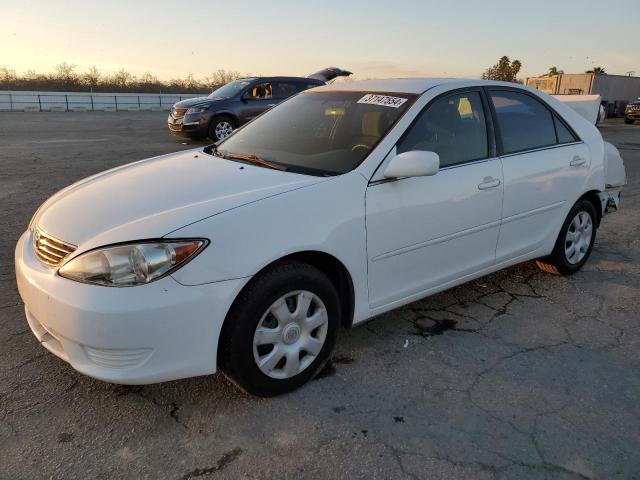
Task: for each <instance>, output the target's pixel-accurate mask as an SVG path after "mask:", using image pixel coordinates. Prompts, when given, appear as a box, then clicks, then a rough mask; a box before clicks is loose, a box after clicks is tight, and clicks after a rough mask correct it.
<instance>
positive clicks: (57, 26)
mask: <svg viewBox="0 0 640 480" xmlns="http://www.w3.org/2000/svg"><path fill="white" fill-rule="evenodd" d="M592 3H593V5H591V4H592ZM0 12H2V13H1V18H2V20H1V21H0V66H3V65H4V66H7V67H9V68H14V69H15V70H16V71H18V72H19V73H22V72H24V71H25V70H28V69H34V70H36V71H39V72H44V71H51V70H53V67H54V66H55V65H56V64H58V63H60V62H63V61H66V62H68V63H71V64H75V65H77V70H78V71H79V72H82V71H84V70H86V69H87V68H88V67H89V66H91V65H96V66H97V67H98V68H99V69H100V70H102V71H104V72H114V71H116V70H119V69H120V68H125V69H126V70H128V71H130V72H132V73H134V74H135V75H140V74H142V73H143V72H145V71H150V72H152V73H154V74H156V75H157V76H158V77H159V78H161V79H165V80H166V79H169V78H173V77H184V76H185V75H186V74H187V73H189V72H191V73H193V75H195V76H196V77H198V78H203V77H205V76H207V75H209V74H210V73H211V72H213V71H216V70H218V69H225V70H232V71H238V72H240V73H243V74H253V75H307V74H309V73H312V72H314V71H317V70H319V69H321V68H324V67H326V66H336V67H340V68H345V69H348V70H351V71H352V72H354V73H355V75H356V76H357V77H358V78H385V77H415V76H437V77H443V76H444V77H471V78H477V77H479V76H480V75H481V74H482V72H483V71H484V70H485V69H486V68H487V67H489V66H491V65H493V64H495V63H496V62H497V60H498V58H499V57H501V56H502V55H507V56H509V57H510V58H511V59H512V60H513V59H516V58H517V59H519V60H520V61H521V62H522V63H523V68H522V70H521V74H520V75H519V76H520V77H521V78H524V77H527V76H534V75H539V74H543V73H545V72H547V71H548V69H549V67H551V66H557V67H558V68H559V69H562V70H564V71H565V72H566V73H576V72H583V71H584V70H586V69H588V68H591V67H593V66H604V67H605V69H606V71H607V72H608V73H612V74H622V75H625V74H626V73H627V72H628V71H630V70H633V71H635V73H636V74H637V75H640V48H638V47H639V46H640V41H639V40H638V37H637V34H638V31H639V30H640V0H608V1H600V2H590V1H588V0H580V1H573V0H554V1H549V0H537V1H524V0H511V1H502V0H495V1H491V0H489V1H484V2H480V1H472V0H449V1H445V0H442V1H428V0H423V1H413V0H393V1H389V0H386V1H384V2H382V1H376V0H369V1H360V0H354V1H350V0H340V1H334V0H324V1H308V0H297V1H289V0H283V1H269V0H260V1H251V0H246V1H240V0H227V1H214V0H209V1H203V0H189V1H177V0H173V1H165V0H154V1H150V0H128V1H124V0H106V1H104V0H103V1H95V0H82V1H79V0H78V1H70V0H56V1H53V0H20V1H15V0H0Z"/></svg>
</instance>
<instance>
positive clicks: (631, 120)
mask: <svg viewBox="0 0 640 480" xmlns="http://www.w3.org/2000/svg"><path fill="white" fill-rule="evenodd" d="M633 122H634V120H633V118H625V119H624V123H626V124H627V125H631V124H632V123H633Z"/></svg>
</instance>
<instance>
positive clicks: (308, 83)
mask: <svg viewBox="0 0 640 480" xmlns="http://www.w3.org/2000/svg"><path fill="white" fill-rule="evenodd" d="M349 75H351V72H348V71H346V70H341V69H339V68H332V67H330V68H325V69H324V70H320V71H319V72H316V73H314V74H313V75H309V76H308V77H250V78H240V79H238V80H234V81H233V82H229V83H227V84H226V85H223V86H222V87H220V88H218V89H217V90H214V91H213V92H212V93H211V94H210V95H209V96H207V97H198V98H190V99H188V100H183V101H181V102H178V103H176V104H175V105H174V106H173V107H171V113H170V114H169V118H167V124H168V126H169V131H170V132H171V133H172V134H174V135H177V136H180V137H188V138H193V139H200V138H205V137H209V138H210V139H211V140H213V141H214V142H217V141H218V140H222V139H223V138H225V137H227V136H229V135H230V134H231V132H232V131H233V129H235V128H237V127H239V126H241V125H244V124H245V123H247V122H248V121H249V120H252V119H253V118H255V117H257V116H258V115H260V114H261V113H262V112H264V111H265V110H267V109H269V108H271V107H273V106H274V105H276V104H277V103H279V102H281V101H282V100H285V99H286V98H289V97H291V96H292V95H295V94H296V93H299V92H302V91H303V90H306V89H308V88H313V87H318V86H320V85H324V84H325V83H327V82H330V81H331V80H333V79H334V78H336V77H346V76H349Z"/></svg>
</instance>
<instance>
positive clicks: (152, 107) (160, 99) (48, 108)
mask: <svg viewBox="0 0 640 480" xmlns="http://www.w3.org/2000/svg"><path fill="white" fill-rule="evenodd" d="M200 96H202V95H199V94H193V93H182V94H178V93H176V94H172V93H162V94H159V93H85V92H18V91H4V92H0V111H6V112H86V111H88V112H91V111H103V112H120V111H123V112H130V111H136V112H137V111H162V110H169V109H170V108H171V106H172V105H173V104H174V103H176V102H179V101H180V100H185V99H187V98H194V97H200Z"/></svg>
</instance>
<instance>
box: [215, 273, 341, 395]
mask: <svg viewBox="0 0 640 480" xmlns="http://www.w3.org/2000/svg"><path fill="white" fill-rule="evenodd" d="M297 290H306V291H309V292H311V293H313V294H315V295H317V296H318V297H319V298H320V299H321V300H322V302H323V304H324V306H325V307H326V310H327V314H328V328H327V331H326V337H325V340H324V344H323V346H322V349H321V350H320V353H319V354H318V355H317V356H316V358H315V359H314V360H313V362H312V363H310V364H309V366H308V367H307V368H306V369H304V370H302V371H301V372H300V373H298V374H297V375H295V376H292V377H290V378H286V379H275V378H271V377H270V376H268V375H267V374H265V373H263V372H262V371H261V370H260V368H259V367H258V365H257V364H256V361H255V359H254V351H253V338H254V334H255V331H256V328H257V327H258V324H259V322H260V320H261V318H262V316H263V314H264V313H265V312H266V311H267V309H269V307H270V306H271V305H272V304H273V303H274V302H275V301H276V300H278V299H279V298H280V297H282V296H284V295H286V294H287V293H289V292H293V291H297ZM340 312H341V309H340V300H339V297H338V293H337V292H336V289H335V287H334V286H333V284H332V283H331V281H330V280H329V279H328V278H327V277H326V276H325V275H324V274H323V273H322V272H320V271H319V270H317V269H316V268H314V267H313V266H311V265H309V264H306V263H303V262H299V261H294V260H286V261H282V262H280V263H277V264H275V265H274V266H272V267H270V268H268V269H267V270H265V271H264V272H262V273H261V274H259V275H258V276H257V277H256V278H254V279H253V280H252V281H251V282H250V283H249V284H248V285H247V286H246V287H245V288H244V290H243V291H242V292H241V293H240V294H239V295H238V298H237V299H236V300H235V302H234V304H233V306H232V307H231V310H230V311H229V314H228V315H227V318H226V320H225V323H224V326H223V329H222V333H221V337H220V344H219V355H218V362H219V366H220V369H221V370H222V372H223V373H225V375H226V376H227V377H228V378H229V379H230V380H231V381H232V382H233V383H235V384H236V385H237V386H238V387H240V388H241V389H242V390H244V391H245V392H247V393H249V394H252V395H256V396H260V397H271V396H275V395H281V394H283V393H287V392H290V391H292V390H295V389H296V388H298V387H300V386H302V385H303V384H305V383H306V382H308V381H309V380H311V379H312V378H313V377H314V376H315V375H316V374H317V373H318V372H319V371H320V370H321V369H322V368H323V367H324V365H325V364H326V363H327V361H328V360H329V358H330V357H331V353H332V352H333V348H334V346H335V343H336V339H337V336H338V330H339V326H340V315H341V313H340Z"/></svg>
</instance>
